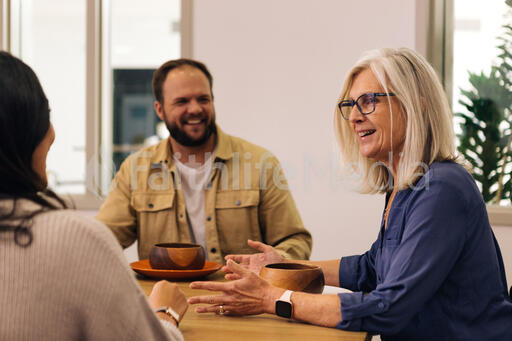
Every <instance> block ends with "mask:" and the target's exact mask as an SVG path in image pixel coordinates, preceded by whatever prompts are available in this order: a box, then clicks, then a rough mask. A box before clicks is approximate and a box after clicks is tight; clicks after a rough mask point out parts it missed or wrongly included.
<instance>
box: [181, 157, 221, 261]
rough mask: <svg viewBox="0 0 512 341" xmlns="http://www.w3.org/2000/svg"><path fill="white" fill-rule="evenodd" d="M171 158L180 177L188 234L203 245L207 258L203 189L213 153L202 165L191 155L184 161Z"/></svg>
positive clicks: (209, 171) (208, 175)
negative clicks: (189, 158)
mask: <svg viewBox="0 0 512 341" xmlns="http://www.w3.org/2000/svg"><path fill="white" fill-rule="evenodd" d="M173 159H174V161H175V162H176V167H177V169H178V175H179V177H180V179H181V189H182V191H183V196H184V198H185V207H186V208H187V219H188V226H189V231H190V235H191V237H192V240H193V242H194V243H196V244H199V245H202V246H203V247H204V251H205V254H206V258H208V251H207V250H208V249H207V245H206V235H205V226H204V223H205V214H204V191H205V189H206V183H207V182H208V178H209V177H210V173H211V170H212V165H213V160H214V159H215V158H214V153H211V154H210V156H209V157H208V158H207V159H206V161H205V162H204V163H203V164H202V165H201V164H200V163H197V162H195V159H194V156H193V155H192V157H191V160H189V161H188V162H186V163H182V162H181V161H180V160H178V159H177V158H176V157H174V156H173Z"/></svg>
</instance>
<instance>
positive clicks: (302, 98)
mask: <svg viewBox="0 0 512 341" xmlns="http://www.w3.org/2000/svg"><path fill="white" fill-rule="evenodd" d="M426 8H427V2H426V1H425V0H416V1H411V0H388V1H374V0H359V1H349V0H315V1H314V0H279V1H276V0H258V1H251V0H215V1H211V0H194V14H193V51H194V52H193V54H194V58H197V59H199V60H202V61H203V62H205V63H206V64H207V65H208V66H209V68H210V70H211V72H212V73H213V75H214V79H215V80H214V94H215V104H216V110H217V119H218V122H219V123H220V126H221V127H222V128H223V130H224V131H226V132H228V133H231V134H233V135H237V136H240V137H243V138H246V139H248V140H249V141H252V142H254V143H257V144H260V145H262V146H264V147H266V148H268V149H270V150H271V151H272V152H273V153H274V154H276V155H277V156H278V158H279V159H280V160H281V162H282V163H283V164H284V165H285V167H286V168H287V172H286V174H287V178H288V180H289V183H290V186H291V189H292V192H293V194H294V198H295V200H296V203H297V206H298V208H299V210H300V212H301V215H302V218H303V220H304V223H305V225H306V227H307V228H308V229H309V230H310V231H311V232H312V234H313V237H314V246H313V255H312V258H313V259H326V258H337V257H340V256H342V255H348V254H354V253H360V252H363V251H365V250H367V249H368V248H369V246H370V244H371V243H372V242H373V241H374V240H375V238H376V236H377V233H378V229H379V223H380V217H381V212H382V208H383V204H384V198H383V197H382V196H369V195H366V196H365V195H358V194H355V193H354V192H352V191H350V190H349V189H347V188H345V187H343V186H342V185H341V184H340V183H339V182H336V181H334V185H333V182H332V181H333V180H332V177H333V176H334V175H335V169H334V168H335V167H334V166H332V164H333V162H332V160H334V159H335V157H336V147H335V142H334V135H333V128H332V126H333V124H332V120H333V110H334V107H335V104H336V99H337V96H338V92H339V90H340V88H341V84H342V81H343V78H344V76H345V73H346V72H347V70H348V69H349V68H350V67H351V65H352V64H353V63H354V62H355V61H356V60H357V58H358V57H359V56H360V54H361V53H362V52H363V51H365V50H368V49H372V48H378V47H385V46H387V47H398V46H406V47H410V48H416V49H417V50H418V51H420V52H421V53H426V46H425V45H426V36H425V35H426V32H427V30H426V24H427V20H426V13H425V10H426ZM334 164H335V163H334ZM496 233H497V235H498V238H499V240H500V244H501V248H502V251H503V253H504V256H505V258H506V263H507V264H508V265H509V266H508V270H507V273H508V275H509V276H508V277H509V282H510V281H511V280H512V250H510V249H511V247H512V228H497V230H496Z"/></svg>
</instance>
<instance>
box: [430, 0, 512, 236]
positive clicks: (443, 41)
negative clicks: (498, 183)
mask: <svg viewBox="0 0 512 341" xmlns="http://www.w3.org/2000/svg"><path fill="white" fill-rule="evenodd" d="M428 10H429V15H428V16H429V18H428V23H429V27H428V28H427V32H428V37H427V49H426V52H427V59H428V61H429V62H430V63H431V64H432V66H433V67H434V69H435V70H436V71H437V72H438V75H439V77H440V79H441V82H442V84H443V87H444V90H445V92H446V95H447V97H448V100H449V102H450V103H451V101H452V97H453V94H452V87H453V32H454V18H455V12H454V0H432V1H431V2H430V6H429V9H428ZM439 51H441V53H439ZM486 206H487V214H488V216H489V221H490V223H491V225H492V226H507V227H512V206H499V205H495V204H487V205H486Z"/></svg>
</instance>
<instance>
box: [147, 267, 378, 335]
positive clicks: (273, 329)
mask: <svg viewBox="0 0 512 341" xmlns="http://www.w3.org/2000/svg"><path fill="white" fill-rule="evenodd" d="M222 278H223V277H222V273H220V272H217V273H216V274H213V275H210V276H209V277H207V279H208V280H222ZM137 279H138V282H139V285H140V286H141V288H142V290H144V292H145V293H146V295H149V293H150V292H151V289H152V288H153V285H154V284H155V282H156V281H154V280H150V279H147V278H143V277H137ZM189 283H190V282H178V286H179V287H180V288H181V290H183V292H184V293H185V296H186V297H191V296H197V295H205V294H211V292H209V291H205V290H193V289H190V288H189ZM180 330H181V332H182V333H183V336H184V337H185V340H186V341H194V340H211V341H216V340H219V341H231V340H233V341H251V340H258V341H259V340H270V341H272V340H276V341H284V340H293V341H302V340H304V341H306V340H307V341H310V340H314V341H316V340H339V341H369V340H370V339H371V336H369V335H368V334H367V333H356V332H347V331H342V330H338V329H334V328H325V327H318V326H313V325H310V324H306V323H301V322H297V321H289V320H286V319H283V318H281V317H278V316H275V315H271V314H262V315H256V316H244V317H238V316H220V315H215V314H197V313H196V312H195V310H194V306H189V308H188V310H187V312H186V314H185V316H184V317H183V320H182V321H181V323H180Z"/></svg>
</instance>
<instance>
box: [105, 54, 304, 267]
mask: <svg viewBox="0 0 512 341" xmlns="http://www.w3.org/2000/svg"><path fill="white" fill-rule="evenodd" d="M212 83H213V79H212V76H211V74H210V72H209V71H208V69H207V67H206V66H205V65H204V64H203V63H201V62H198V61H195V60H191V59H178V60H171V61H168V62H166V63H164V64H163V65H162V66H161V67H160V68H159V69H158V70H156V71H155V73H154V76H153V93H154V96H155V99H156V100H155V111H156V113H157V115H158V117H159V118H160V119H161V120H162V121H164V122H165V124H166V126H167V129H168V130H169V133H170V136H169V138H168V139H167V140H163V141H161V142H160V143H158V144H156V145H154V146H150V147H147V148H144V149H142V150H141V151H139V152H137V153H135V154H133V155H131V156H129V157H128V158H127V159H126V160H125V161H124V162H123V164H122V165H121V168H120V170H119V172H118V173H117V174H116V176H115V178H114V181H113V186H112V189H111V191H110V193H109V195H108V197H107V198H106V200H105V202H104V203H103V205H102V206H101V208H100V212H99V214H98V215H97V217H96V218H97V219H99V220H100V221H102V222H103V223H105V224H106V225H107V226H108V227H109V228H110V229H111V230H112V232H113V233H114V235H115V236H116V237H117V239H118V240H119V242H120V244H121V245H122V246H123V247H128V246H129V245H131V244H133V243H134V242H135V241H138V253H139V258H140V259H145V258H148V257H149V252H150V250H151V248H152V246H153V245H154V244H156V243H168V242H191V243H197V244H200V245H202V246H203V247H204V249H205V253H206V256H207V259H209V260H210V261H214V262H218V263H224V257H225V256H226V255H227V254H246V253H254V252H257V250H255V249H254V248H252V247H250V245H248V242H247V241H248V240H252V241H261V242H263V243H265V244H270V245H272V246H274V247H275V249H276V250H277V251H278V252H279V253H280V254H282V255H283V256H284V257H285V258H288V259H308V258H309V256H310V254H311V244H312V241H311V235H310V233H309V232H308V231H307V230H306V229H305V228H304V225H303V223H302V220H301V218H300V216H299V213H298V211H297V208H296V206H295V203H294V201H293V198H292V196H291V194H290V191H289V189H288V187H287V183H286V180H285V178H284V174H283V171H282V168H281V166H280V164H279V162H278V160H277V159H276V158H275V157H274V156H273V155H272V154H270V153H269V152H268V151H267V150H265V149H263V148H261V147H259V146H256V145H254V144H252V143H249V142H247V141H245V140H243V139H240V138H237V137H233V136H231V135H228V134H225V133H224V132H222V130H221V129H220V128H219V127H218V126H217V125H216V124H215V108H214V105H213V92H212ZM249 244H251V245H254V244H253V243H249Z"/></svg>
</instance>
